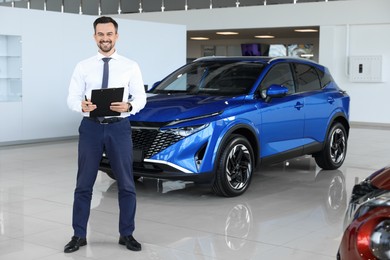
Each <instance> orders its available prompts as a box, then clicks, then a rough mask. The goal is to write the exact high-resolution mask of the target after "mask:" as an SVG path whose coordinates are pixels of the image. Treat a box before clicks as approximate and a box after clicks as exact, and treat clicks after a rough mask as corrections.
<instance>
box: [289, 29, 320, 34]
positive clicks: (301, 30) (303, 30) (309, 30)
mask: <svg viewBox="0 0 390 260" xmlns="http://www.w3.org/2000/svg"><path fill="white" fill-rule="evenodd" d="M294 31H295V32H304V33H305V32H307V33H309V32H318V30H317V29H295V30H294Z"/></svg>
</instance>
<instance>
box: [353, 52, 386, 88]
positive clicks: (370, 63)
mask: <svg viewBox="0 0 390 260" xmlns="http://www.w3.org/2000/svg"><path fill="white" fill-rule="evenodd" d="M349 80H350V81H352V82H383V79H382V56H380V55H377V56H350V57H349Z"/></svg>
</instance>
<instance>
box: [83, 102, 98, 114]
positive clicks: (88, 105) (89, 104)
mask: <svg viewBox="0 0 390 260" xmlns="http://www.w3.org/2000/svg"><path fill="white" fill-rule="evenodd" d="M81 109H82V111H83V112H91V111H93V110H95V109H96V105H95V104H93V103H92V102H91V100H83V101H81Z"/></svg>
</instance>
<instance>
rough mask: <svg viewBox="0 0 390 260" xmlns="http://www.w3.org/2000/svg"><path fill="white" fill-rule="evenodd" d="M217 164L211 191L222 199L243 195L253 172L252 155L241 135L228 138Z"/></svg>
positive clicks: (251, 150)
mask: <svg viewBox="0 0 390 260" xmlns="http://www.w3.org/2000/svg"><path fill="white" fill-rule="evenodd" d="M217 163H218V166H217V169H216V172H215V179H214V183H213V186H212V188H213V191H214V192H215V193H216V194H217V195H219V196H224V197H235V196H239V195H241V194H243V193H244V192H245V191H246V190H247V189H248V187H249V184H250V182H251V180H252V175H253V171H254V154H253V149H252V146H251V145H250V143H249V142H248V140H247V139H246V138H245V137H243V136H241V135H232V136H230V137H229V138H228V140H227V141H226V142H225V143H224V145H223V146H222V149H221V154H220V156H219V158H218V160H217Z"/></svg>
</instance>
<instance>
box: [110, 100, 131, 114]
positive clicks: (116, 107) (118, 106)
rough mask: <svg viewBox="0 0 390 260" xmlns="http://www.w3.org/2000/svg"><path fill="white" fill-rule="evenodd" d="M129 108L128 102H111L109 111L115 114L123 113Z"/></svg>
mask: <svg viewBox="0 0 390 260" xmlns="http://www.w3.org/2000/svg"><path fill="white" fill-rule="evenodd" d="M130 108H131V104H130V103H128V102H113V103H111V106H110V109H111V110H112V111H115V112H119V113H123V112H128V111H129V110H130Z"/></svg>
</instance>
